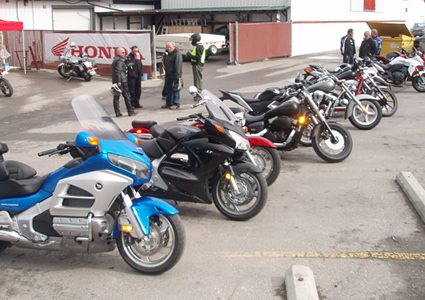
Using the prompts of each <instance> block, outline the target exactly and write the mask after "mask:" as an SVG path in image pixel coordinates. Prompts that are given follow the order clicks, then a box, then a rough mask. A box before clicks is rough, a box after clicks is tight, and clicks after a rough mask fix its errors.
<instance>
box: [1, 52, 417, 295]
mask: <svg viewBox="0 0 425 300" xmlns="http://www.w3.org/2000/svg"><path fill="white" fill-rule="evenodd" d="M226 61H227V58H226V57H225V56H217V57H212V58H210V60H209V61H208V62H207V64H206V65H205V68H204V88H205V89H208V90H210V91H212V92H213V93H214V94H216V95H220V94H219V89H223V90H232V91H238V92H241V93H243V94H244V95H246V96H253V95H254V94H255V93H256V92H260V91H262V90H263V89H265V88H268V87H282V86H284V85H287V84H289V83H291V82H292V81H293V79H294V77H295V76H296V75H297V72H302V70H303V68H304V67H306V66H307V65H308V64H309V63H316V64H319V63H320V64H323V65H325V66H327V67H329V68H333V67H336V66H337V65H339V63H340V61H341V57H340V55H339V54H338V53H337V52H329V53H321V54H317V55H308V56H300V57H292V58H277V59H269V60H264V61H257V62H252V63H247V64H241V65H227V64H226ZM6 78H7V79H8V80H9V81H10V82H11V84H12V86H13V88H14V95H13V96H12V97H10V98H6V97H4V96H3V95H1V94H0V126H1V127H0V141H2V142H5V143H7V144H8V145H9V149H10V151H9V153H7V154H6V155H5V158H6V159H15V160H21V161H24V162H26V163H27V164H29V165H31V166H33V167H34V168H35V169H37V171H38V173H39V174H45V173H47V172H50V171H52V170H54V169H55V168H58V167H59V166H61V165H62V164H63V163H64V162H66V161H67V158H65V157H62V158H58V157H50V158H49V157H42V158H39V157H38V156H37V153H38V152H40V151H43V150H47V149H51V148H53V147H55V146H56V145H57V144H58V143H61V142H64V141H66V140H72V139H73V138H75V135H76V133H77V132H78V130H79V125H78V122H77V121H76V119H75V116H74V114H73V112H72V108H71V105H70V102H71V99H72V98H73V97H75V96H78V95H81V94H92V95H93V96H94V97H95V98H96V99H98V100H99V101H100V103H101V104H102V105H103V106H104V107H105V109H106V111H107V112H108V113H110V114H111V116H112V117H113V119H114V120H115V121H116V123H117V124H118V125H119V126H120V128H122V129H126V128H129V127H130V126H131V121H132V120H134V119H140V120H156V121H157V122H158V123H160V124H162V125H164V126H169V125H171V124H174V123H176V122H177V121H176V117H181V116H187V115H189V114H190V113H192V112H193V111H194V110H193V109H192V108H191V105H192V104H193V100H192V98H191V96H190V95H189V93H188V92H187V88H188V86H189V85H190V84H191V82H192V75H191V68H190V64H189V63H185V64H184V67H183V79H184V82H185V88H184V90H183V91H182V92H181V108H180V109H179V110H168V109H161V108H160V106H161V105H162V104H164V101H163V100H161V91H162V86H163V79H162V77H160V78H158V79H150V80H148V81H144V82H143V84H142V86H143V88H142V90H143V94H142V101H141V104H142V105H143V106H144V107H143V109H140V110H137V112H138V114H137V116H136V117H128V116H127V115H126V114H124V116H123V117H120V118H115V116H114V113H113V108H112V95H111V94H110V92H109V88H110V86H111V77H110V76H96V77H94V78H93V79H92V81H91V82H85V81H84V80H82V79H71V80H69V81H68V80H66V79H64V78H61V77H60V76H59V74H58V73H57V72H56V71H55V70H29V71H28V72H27V74H24V73H23V71H21V70H12V71H11V72H10V73H9V74H8V75H7V76H6ZM394 91H395V93H396V95H397V97H398V100H399V109H398V111H397V113H396V114H395V115H394V116H393V117H390V118H384V119H382V121H381V123H380V124H379V125H378V126H377V127H376V128H374V129H372V130H368V131H362V130H358V129H356V128H355V127H353V126H352V125H351V123H349V122H348V121H347V120H344V118H342V117H337V118H336V120H337V121H338V122H339V123H341V124H343V125H344V126H346V127H347V128H348V130H349V132H350V134H351V135H352V138H353V143H354V147H353V151H352V153H351V155H350V157H348V158H347V159H346V160H345V161H343V162H341V163H337V164H329V163H326V162H324V161H322V160H321V159H320V158H319V157H318V156H317V155H316V154H315V153H314V151H313V149H311V148H305V147H300V148H298V149H296V150H294V151H291V152H286V153H282V154H281V159H282V160H281V173H280V175H279V178H278V179H277V181H276V182H275V183H274V184H273V185H272V186H270V187H269V198H268V202H267V204H266V206H265V208H264V209H263V211H262V212H261V213H260V214H259V215H258V216H256V217H255V218H253V219H251V220H249V221H246V222H234V221H230V220H227V219H226V218H225V217H223V216H222V215H221V214H220V213H219V212H218V210H217V209H216V208H215V207H214V206H213V205H201V204H192V203H179V204H178V205H177V208H178V209H179V210H180V216H181V218H182V220H183V223H184V226H185V229H186V236H187V243H186V249H185V252H184V254H183V257H182V259H181V260H180V262H179V263H178V264H177V265H176V266H175V267H174V268H173V269H171V270H170V271H168V272H166V273H164V274H161V275H159V276H148V275H141V274H138V273H137V272H135V271H133V270H132V269H131V268H130V267H129V266H127V265H126V263H125V262H124V261H123V260H122V259H121V257H120V256H119V254H118V251H113V252H110V253H101V254H72V253H62V252H48V251H39V250H31V249H20V248H14V247H12V248H10V249H7V250H6V251H5V252H3V253H2V254H1V255H0V268H1V270H2V271H1V274H2V279H1V280H0V299H69V298H71V297H73V298H80V299H105V298H126V299H140V298H144V299H244V300H245V299H285V298H286V297H287V290H286V287H285V274H287V271H288V270H289V269H291V267H293V266H306V267H307V268H308V269H309V270H311V271H312V274H314V280H315V285H316V288H317V292H318V296H319V298H320V299H338V300H339V299H425V228H424V224H423V221H422V220H421V217H420V215H419V214H418V212H417V211H416V209H415V207H414V206H413V205H412V204H411V202H410V201H409V198H408V197H407V196H406V195H405V194H404V192H403V191H402V189H401V188H400V185H399V184H398V183H397V181H396V177H397V176H398V175H399V174H400V172H408V173H410V174H412V176H414V177H415V179H416V180H417V181H418V184H419V185H420V186H424V183H425V171H424V167H423V164H424V160H425V151H424V149H425V139H424V138H423V136H424V129H423V128H425V118H424V117H423V116H424V113H425V106H424V105H423V101H424V100H425V99H424V98H425V97H424V94H420V93H418V92H416V91H415V90H414V89H413V88H412V86H411V83H410V82H407V83H406V85H405V86H404V87H398V88H394ZM121 106H122V112H123V113H124V112H125V109H124V104H123V101H121ZM196 110H202V108H197V109H196ZM293 270H295V269H293ZM298 279H300V278H298Z"/></svg>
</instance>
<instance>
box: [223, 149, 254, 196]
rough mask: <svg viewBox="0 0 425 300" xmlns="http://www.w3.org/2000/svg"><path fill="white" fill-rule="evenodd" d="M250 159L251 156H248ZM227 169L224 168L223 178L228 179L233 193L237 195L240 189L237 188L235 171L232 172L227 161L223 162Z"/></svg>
mask: <svg viewBox="0 0 425 300" xmlns="http://www.w3.org/2000/svg"><path fill="white" fill-rule="evenodd" d="M250 159H251V160H253V159H252V157H250ZM224 165H225V166H226V167H227V169H228V170H226V173H225V174H224V176H225V178H226V179H227V180H229V183H230V186H231V187H232V190H233V192H234V193H235V195H239V194H240V193H241V191H240V190H239V187H238V184H237V183H236V179H235V173H234V172H233V168H232V166H231V165H230V164H229V162H225V164H224Z"/></svg>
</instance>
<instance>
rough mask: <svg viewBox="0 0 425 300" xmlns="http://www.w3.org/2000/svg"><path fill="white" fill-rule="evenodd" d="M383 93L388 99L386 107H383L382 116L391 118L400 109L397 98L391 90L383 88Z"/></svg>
mask: <svg viewBox="0 0 425 300" xmlns="http://www.w3.org/2000/svg"><path fill="white" fill-rule="evenodd" d="M381 91H382V93H383V94H384V95H385V97H386V99H385V100H386V101H385V103H384V105H382V116H383V117H391V116H393V115H394V114H395V113H396V112H397V109H398V100H397V96H396V95H395V94H394V92H393V91H391V90H390V89H389V88H384V87H381Z"/></svg>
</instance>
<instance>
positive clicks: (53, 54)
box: [44, 32, 152, 66]
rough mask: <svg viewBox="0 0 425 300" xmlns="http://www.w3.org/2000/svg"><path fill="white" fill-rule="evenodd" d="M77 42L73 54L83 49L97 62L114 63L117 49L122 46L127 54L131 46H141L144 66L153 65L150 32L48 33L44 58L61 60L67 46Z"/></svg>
mask: <svg viewBox="0 0 425 300" xmlns="http://www.w3.org/2000/svg"><path fill="white" fill-rule="evenodd" d="M71 43H75V45H76V47H75V48H74V49H73V50H72V54H73V55H75V56H79V55H80V54H81V53H82V52H83V51H84V52H86V53H87V56H88V58H90V59H92V60H94V61H95V62H96V63H97V64H112V61H113V60H114V57H115V56H116V51H117V49H118V48H120V47H122V48H124V49H125V50H126V55H127V54H128V53H129V52H130V47H131V46H133V45H136V46H137V47H139V52H140V55H141V59H142V63H143V65H144V66H151V65H152V55H151V39H150V32H147V33H137V34H126V33H46V34H45V35H44V60H45V61H46V62H54V61H59V60H60V56H61V55H62V53H63V52H64V50H65V48H66V47H67V46H70V44H71Z"/></svg>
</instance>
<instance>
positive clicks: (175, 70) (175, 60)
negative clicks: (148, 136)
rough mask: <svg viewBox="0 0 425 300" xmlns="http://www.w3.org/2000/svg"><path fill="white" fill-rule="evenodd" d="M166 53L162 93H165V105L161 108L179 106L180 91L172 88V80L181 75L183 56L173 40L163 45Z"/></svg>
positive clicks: (176, 107)
mask: <svg viewBox="0 0 425 300" xmlns="http://www.w3.org/2000/svg"><path fill="white" fill-rule="evenodd" d="M165 48H166V49H167V52H168V55H166V56H165V57H164V69H165V84H164V94H166V95H167V96H166V98H165V105H162V106H161V108H169V109H178V108H180V91H174V90H173V81H176V80H179V79H180V78H181V77H182V64H183V56H182V54H181V53H180V51H179V49H177V48H176V45H175V44H174V43H173V42H168V43H167V44H166V45H165Z"/></svg>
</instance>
